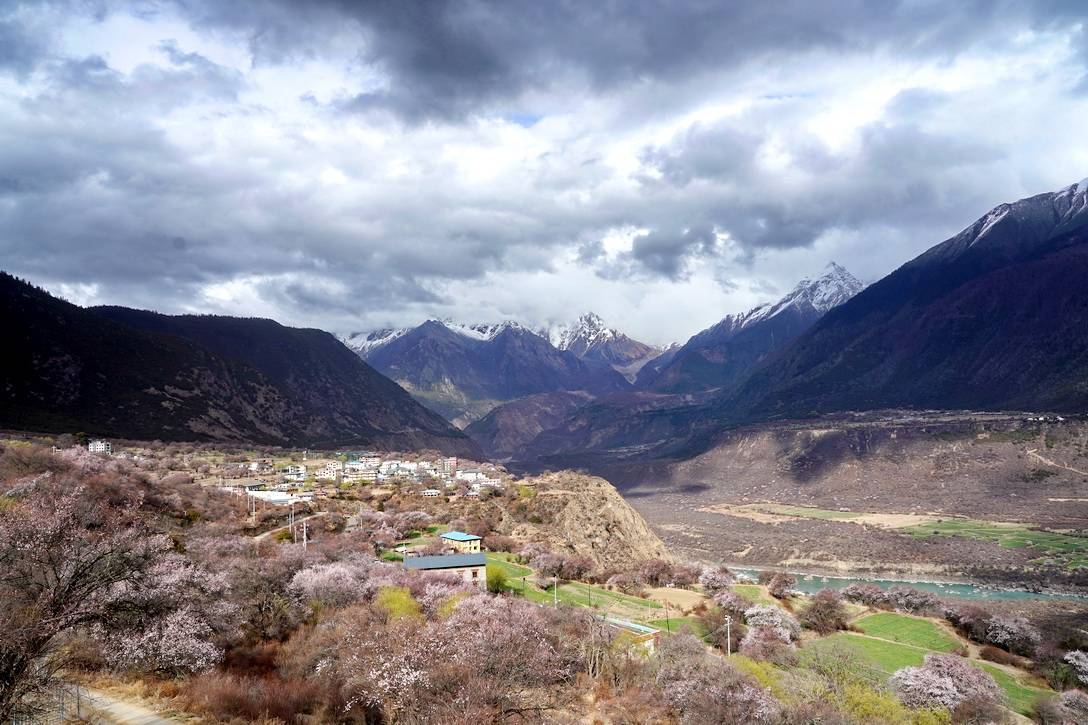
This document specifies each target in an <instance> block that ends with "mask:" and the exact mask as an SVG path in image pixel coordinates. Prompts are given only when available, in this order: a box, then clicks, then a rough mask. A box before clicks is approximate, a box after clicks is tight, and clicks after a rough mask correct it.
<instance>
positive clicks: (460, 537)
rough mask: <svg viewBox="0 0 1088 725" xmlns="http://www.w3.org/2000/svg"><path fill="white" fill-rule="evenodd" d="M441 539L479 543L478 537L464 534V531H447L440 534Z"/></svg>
mask: <svg viewBox="0 0 1088 725" xmlns="http://www.w3.org/2000/svg"><path fill="white" fill-rule="evenodd" d="M442 538H443V539H449V540H450V541H479V540H480V537H479V536H475V535H473V534H466V533H465V532H464V531H447V532H446V533H444V534H442Z"/></svg>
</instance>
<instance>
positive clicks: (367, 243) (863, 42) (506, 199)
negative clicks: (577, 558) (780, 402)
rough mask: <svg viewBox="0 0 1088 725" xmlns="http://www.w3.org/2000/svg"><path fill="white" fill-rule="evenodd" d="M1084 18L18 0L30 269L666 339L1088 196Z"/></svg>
mask: <svg viewBox="0 0 1088 725" xmlns="http://www.w3.org/2000/svg"><path fill="white" fill-rule="evenodd" d="M1085 129H1088V4H1086V3H1083V2H1079V1H1069V2H1062V1H1059V0H1054V1H1050V2H1047V1H1043V0H1040V1H1039V2H1009V1H997V0H995V1H993V2H982V1H980V0H960V1H958V2H955V3H947V2H944V1H943V0H941V1H938V0H920V1H918V2H893V1H891V0H886V1H881V2H862V1H860V0H840V1H836V0H830V1H829V2H826V3H813V2H810V1H809V0H783V1H779V2H771V1H768V2H760V3H750V2H711V1H707V0H663V1H662V2H651V1H649V0H644V1H640V0H629V1H625V2H619V1H615V2H613V1H610V0H602V1H601V2H581V1H574V0H571V1H569V2H567V1H562V0H543V1H540V0H536V1H533V2H526V1H521V0H496V1H495V2H479V1H475V0H464V1H461V2H444V1H442V0H428V1H426V2H413V1H411V0H390V1H389V2H383V1H380V0H373V1H371V2H353V1H351V0H310V1H309V2H307V3H298V2H293V1H291V0H255V1H254V2H249V3H242V2H237V3H235V2H230V3H226V2H221V1H220V0H144V1H143V2H123V1H121V0H117V1H116V2H113V1H110V0H101V1H95V0H78V1H77V0H72V1H70V2H61V1H58V2H47V1H43V2H33V3H21V2H13V1H12V0H0V269H4V270H6V271H8V272H11V273H13V274H16V275H18V276H20V277H23V278H26V279H29V280H30V281H31V282H33V283H35V284H38V285H40V286H43V287H45V288H47V289H49V290H50V291H52V292H54V293H56V294H59V295H61V296H63V297H65V298H66V299H69V300H71V301H73V302H76V303H78V304H84V305H91V304H120V305H129V306H134V307H142V308H148V309H155V310H159V311H162V312H168V313H183V312H200V313H214V314H231V315H244V316H260V317H271V318H274V319H276V320H279V321H280V322H283V323H284V324H291V325H300V326H309V327H318V328H322V329H326V330H330V331H332V332H335V333H340V334H347V333H351V332H356V331H366V330H372V329H376V328H381V327H388V326H397V327H399V326H408V325H413V324H418V323H419V322H421V321H423V320H425V319H427V318H453V319H456V320H460V321H464V322H497V321H500V320H503V319H516V320H519V321H521V322H523V323H525V324H528V325H531V326H534V327H535V326H540V325H546V324H549V323H561V322H565V321H569V320H572V319H574V318H575V317H577V316H578V315H579V314H581V313H583V312H586V311H590V310H592V311H595V312H597V313H598V314H599V315H601V316H602V317H603V318H604V320H605V321H606V322H607V323H608V324H610V325H611V326H614V327H617V328H619V329H620V330H622V331H624V332H626V333H628V334H630V335H632V336H633V337H635V338H637V339H641V340H644V341H646V342H650V343H654V344H667V343H669V342H672V341H683V340H686V339H687V338H688V337H689V336H690V335H692V334H693V333H695V332H697V331H698V330H700V329H703V328H705V327H707V326H709V325H711V324H713V323H714V322H716V321H717V320H719V319H720V318H721V317H723V316H724V315H726V314H728V313H733V312H739V311H743V310H746V309H749V308H750V307H752V306H754V305H755V304H758V303H760V302H764V301H768V300H772V299H776V298H777V297H779V296H781V295H782V294H784V293H785V292H787V291H788V290H789V289H791V288H792V287H793V286H794V284H795V283H796V282H797V281H798V280H799V279H800V278H802V277H805V276H812V275H817V274H819V273H820V271H821V269H822V268H823V267H824V266H825V265H826V264H827V263H828V262H829V261H832V260H834V261H836V262H838V263H839V264H842V265H843V266H845V267H847V268H848V269H849V270H850V271H852V272H853V273H854V274H855V275H856V276H858V277H859V278H861V279H863V280H865V281H870V282H871V281H875V280H876V279H879V278H880V277H882V276H883V275H885V274H887V273H888V272H890V271H892V270H893V269H895V268H896V267H898V266H899V265H900V264H902V263H904V262H905V261H907V260H909V259H911V258H912V257H913V256H915V255H917V254H919V253H920V252H922V251H924V250H925V249H927V248H928V247H930V246H932V245H933V244H935V243H937V242H940V241H941V240H943V239H945V238H947V237H949V236H951V235H953V234H954V233H956V232H957V231H959V230H960V229H962V228H964V227H966V226H968V225H969V224H970V223H971V222H973V221H974V220H975V219H976V218H978V217H980V216H982V215H983V214H985V212H986V211H988V210H989V209H990V208H992V207H993V206H995V205H997V204H999V203H1001V202H1004V201H1012V200H1015V199H1018V198H1022V197H1025V196H1029V195H1032V194H1037V193H1043V192H1047V191H1053V190H1057V189H1059V188H1062V187H1064V186H1067V185H1069V184H1072V183H1076V182H1077V181H1078V180H1080V179H1082V178H1084V177H1085V176H1088V136H1086V135H1085Z"/></svg>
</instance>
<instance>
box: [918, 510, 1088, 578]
mask: <svg viewBox="0 0 1088 725" xmlns="http://www.w3.org/2000/svg"><path fill="white" fill-rule="evenodd" d="M903 531H904V532H905V533H908V534H910V535H911V536H913V537H915V538H917V539H928V538H931V537H934V536H959V537H962V538H966V539H974V540H976V541H993V542H996V543H997V544H1000V545H1001V546H1004V547H1006V548H1009V549H1020V548H1024V547H1030V548H1032V549H1037V550H1038V551H1039V552H1041V553H1043V554H1046V555H1048V556H1047V558H1051V559H1054V560H1055V563H1059V564H1061V565H1063V566H1065V567H1066V568H1070V569H1079V568H1086V567H1088V536H1077V535H1074V534H1062V533H1058V532H1054V531H1039V530H1035V529H1031V528H1029V527H1027V526H1024V525H1019V524H1004V523H995V522H990V521H973V520H969V519H963V520H946V521H935V522H932V523H927V524H921V525H918V526H911V527H909V528H907V529H904V530H903Z"/></svg>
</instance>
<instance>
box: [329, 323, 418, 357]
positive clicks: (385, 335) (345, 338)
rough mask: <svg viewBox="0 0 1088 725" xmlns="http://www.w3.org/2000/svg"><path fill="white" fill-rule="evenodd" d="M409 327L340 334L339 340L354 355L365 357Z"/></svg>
mask: <svg viewBox="0 0 1088 725" xmlns="http://www.w3.org/2000/svg"><path fill="white" fill-rule="evenodd" d="M409 329H410V328H386V329H382V330H374V331H372V332H352V333H351V334H348V335H342V336H340V342H342V343H344V344H345V345H347V346H348V347H349V348H350V349H351V350H352V351H353V352H355V354H356V355H359V356H360V357H366V356H367V355H369V354H370V353H371V352H373V351H374V350H377V349H378V348H379V347H384V346H385V345H388V344H389V343H391V342H393V340H396V339H397V338H398V337H400V336H402V335H404V334H405V333H406V332H408V331H409Z"/></svg>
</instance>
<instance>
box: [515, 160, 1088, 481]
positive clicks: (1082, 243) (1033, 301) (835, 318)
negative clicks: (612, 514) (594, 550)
mask: <svg viewBox="0 0 1088 725" xmlns="http://www.w3.org/2000/svg"><path fill="white" fill-rule="evenodd" d="M1085 280H1088V180H1086V181H1084V182H1081V183H1080V184H1075V185H1071V186H1069V187H1066V188H1064V189H1061V190H1059V191H1056V192H1052V193H1046V194H1039V195H1037V196H1033V197H1030V198H1027V199H1022V200H1020V201H1017V202H1014V203H1009V204H1001V205H1000V206H998V207H996V208H995V209H993V210H992V211H990V212H989V213H988V214H986V215H984V216H983V217H981V218H980V219H978V220H977V221H976V222H974V223H973V224H971V225H970V226H968V227H967V228H966V229H964V230H963V231H961V232H960V233H959V234H957V235H955V236H954V237H952V238H950V239H948V240H946V241H944V242H942V243H940V244H938V245H936V246H934V247H932V248H931V249H929V250H928V251H927V252H925V253H923V254H921V255H920V256H918V257H916V258H915V259H913V260H911V261H910V262H907V263H906V264H904V265H903V266H902V267H900V268H899V269H897V270H895V271H894V272H892V273H891V274H889V275H888V276H886V277H884V278H883V279H881V280H880V281H878V282H876V283H874V284H872V285H870V286H869V287H867V288H865V289H864V290H862V291H860V292H858V293H857V294H856V295H855V296H854V297H852V298H851V299H849V300H846V301H844V302H843V303H842V304H840V305H838V306H836V307H833V308H832V309H830V310H829V311H827V312H826V313H825V314H824V315H823V316H822V317H820V318H819V319H818V320H817V321H816V322H815V323H814V324H812V325H811V326H810V327H809V328H808V329H807V330H806V331H804V332H802V333H801V334H800V335H798V336H797V337H795V338H794V339H793V340H792V341H790V342H788V343H787V344H785V345H781V346H779V347H778V349H777V350H775V351H772V352H770V353H769V354H766V355H765V356H764V357H763V358H762V359H761V360H760V361H759V362H758V363H757V364H756V365H755V366H754V367H753V368H751V369H750V370H749V371H748V372H746V373H744V374H743V375H740V376H738V377H736V378H735V379H734V382H732V383H731V384H729V385H727V386H725V387H723V388H720V389H717V390H710V391H706V392H703V393H701V394H698V395H677V394H671V395H670V394H661V395H657V396H647V395H645V394H643V395H641V396H628V397H627V398H625V399H623V400H618V399H609V400H599V401H595V402H594V403H593V404H590V405H587V406H583V407H582V408H579V409H578V410H577V411H575V412H574V413H573V414H572V415H571V416H570V417H568V418H567V419H566V420H564V421H563V422H562V423H560V424H559V425H557V426H553V427H552V428H550V429H548V430H544V431H542V432H541V433H540V434H539V435H538V436H537V437H536V438H534V439H533V441H531V442H530V443H528V444H526V445H525V446H523V447H522V449H521V450H519V451H518V452H517V453H515V454H514V455H515V457H517V458H522V459H525V460H535V461H537V462H543V463H545V464H546V465H549V466H556V465H563V466H568V465H574V466H583V467H588V468H594V467H596V468H597V469H598V470H600V468H601V467H602V466H607V465H609V462H611V463H616V462H620V461H627V462H634V461H636V460H637V461H638V466H640V467H644V466H645V465H646V462H647V461H650V460H660V461H667V460H681V459H685V458H690V457H691V456H694V455H697V454H698V453H700V452H703V451H706V450H708V449H709V448H712V447H713V446H714V445H715V442H716V441H717V440H719V439H720V437H721V436H722V435H723V434H724V433H725V432H727V431H729V430H731V429H735V428H737V427H739V426H744V425H751V424H757V423H760V422H762V421H768V420H774V419H798V418H812V417H816V416H820V415H824V414H833V413H841V412H844V411H863V410H881V409H889V408H905V409H945V410H948V409H971V410H1006V411H1017V410H1019V411H1047V412H1059V413H1060V412H1070V413H1077V412H1084V411H1085V410H1086V409H1088V324H1085V323H1086V320H1088V284H1086V283H1085ZM697 337H698V336H697ZM677 357H679V353H677ZM675 363H676V360H675V359H674V361H673V363H672V364H675ZM667 368H668V366H666V367H665V369H663V371H662V373H664V371H665V370H667Z"/></svg>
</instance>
